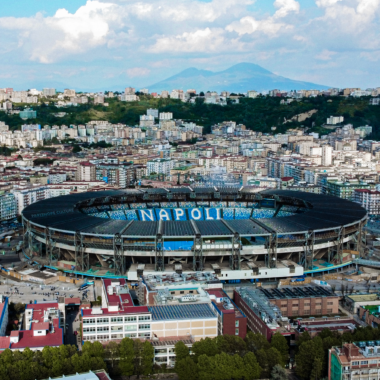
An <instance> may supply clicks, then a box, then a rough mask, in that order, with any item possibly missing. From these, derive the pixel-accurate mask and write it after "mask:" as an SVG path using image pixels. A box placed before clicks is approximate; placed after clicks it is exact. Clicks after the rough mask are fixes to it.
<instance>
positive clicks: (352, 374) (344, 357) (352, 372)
mask: <svg viewBox="0 0 380 380" xmlns="http://www.w3.org/2000/svg"><path fill="white" fill-rule="evenodd" d="M328 364H329V370H328V379H329V380H348V379H371V380H372V379H378V378H379V375H378V374H379V373H380V346H379V345H378V342H377V341H371V342H368V341H365V342H355V343H343V344H342V346H339V347H332V348H331V349H329V356H328Z"/></svg>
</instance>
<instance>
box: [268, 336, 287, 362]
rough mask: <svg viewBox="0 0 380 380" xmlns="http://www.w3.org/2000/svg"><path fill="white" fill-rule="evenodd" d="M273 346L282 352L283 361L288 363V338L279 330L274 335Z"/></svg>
mask: <svg viewBox="0 0 380 380" xmlns="http://www.w3.org/2000/svg"><path fill="white" fill-rule="evenodd" d="M271 347H273V348H275V349H276V350H278V351H279V352H280V353H281V356H282V361H283V362H284V363H287V362H288V360H289V346H288V342H287V341H286V338H285V337H284V336H283V335H281V334H280V333H279V332H277V333H275V334H274V335H273V336H272V340H271Z"/></svg>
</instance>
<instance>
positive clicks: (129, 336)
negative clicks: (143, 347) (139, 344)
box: [125, 334, 137, 338]
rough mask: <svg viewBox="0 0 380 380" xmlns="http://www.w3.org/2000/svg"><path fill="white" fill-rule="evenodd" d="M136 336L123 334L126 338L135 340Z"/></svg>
mask: <svg viewBox="0 0 380 380" xmlns="http://www.w3.org/2000/svg"><path fill="white" fill-rule="evenodd" d="M136 336H137V334H125V337H126V338H136Z"/></svg>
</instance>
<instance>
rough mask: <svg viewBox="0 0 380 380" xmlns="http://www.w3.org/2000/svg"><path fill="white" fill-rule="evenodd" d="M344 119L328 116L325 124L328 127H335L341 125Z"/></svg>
mask: <svg viewBox="0 0 380 380" xmlns="http://www.w3.org/2000/svg"><path fill="white" fill-rule="evenodd" d="M343 121H344V117H343V116H330V117H328V118H327V121H326V124H328V125H336V124H340V123H343Z"/></svg>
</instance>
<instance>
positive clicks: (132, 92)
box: [124, 87, 136, 95]
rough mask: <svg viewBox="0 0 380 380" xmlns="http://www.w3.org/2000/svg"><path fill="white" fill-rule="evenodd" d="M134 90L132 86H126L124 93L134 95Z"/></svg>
mask: <svg viewBox="0 0 380 380" xmlns="http://www.w3.org/2000/svg"><path fill="white" fill-rule="evenodd" d="M135 92H136V89H135V88H133V87H126V89H125V91H124V94H125V95H134V94H135Z"/></svg>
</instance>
